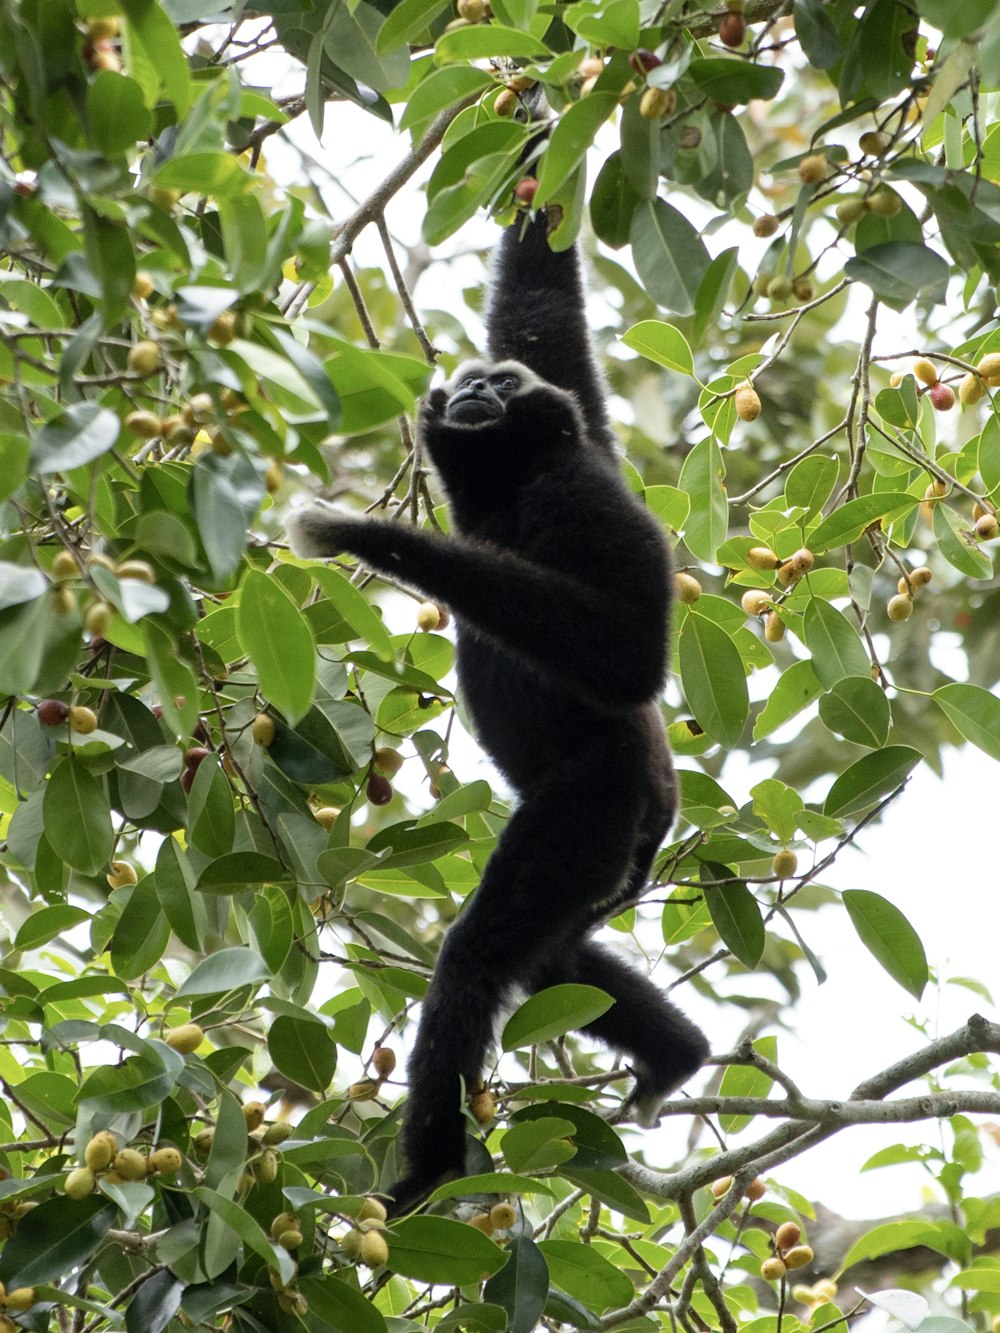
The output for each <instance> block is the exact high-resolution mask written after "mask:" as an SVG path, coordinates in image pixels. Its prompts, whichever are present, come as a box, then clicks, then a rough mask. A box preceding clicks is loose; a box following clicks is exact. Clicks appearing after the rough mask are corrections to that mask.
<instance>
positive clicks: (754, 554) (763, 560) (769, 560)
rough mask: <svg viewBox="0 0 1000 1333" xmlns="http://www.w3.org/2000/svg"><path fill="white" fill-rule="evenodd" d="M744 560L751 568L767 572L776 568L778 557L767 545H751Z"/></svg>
mask: <svg viewBox="0 0 1000 1333" xmlns="http://www.w3.org/2000/svg"><path fill="white" fill-rule="evenodd" d="M746 562H747V564H748V565H749V566H750V568H751V569H756V570H757V571H758V572H761V573H769V572H770V571H771V570H773V569H777V568H778V564H779V561H778V557H777V556H776V555H775V553H774V552H773V551H772V550H771V548H770V547H769V546H751V547H750V550H749V551H747V554H746Z"/></svg>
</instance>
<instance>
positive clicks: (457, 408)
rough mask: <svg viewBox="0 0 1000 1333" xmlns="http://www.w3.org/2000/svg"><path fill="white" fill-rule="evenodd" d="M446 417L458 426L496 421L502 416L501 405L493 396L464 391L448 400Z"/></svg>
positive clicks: (474, 391)
mask: <svg viewBox="0 0 1000 1333" xmlns="http://www.w3.org/2000/svg"><path fill="white" fill-rule="evenodd" d="M447 416H448V420H449V421H457V422H458V423H459V424H462V423H464V422H479V421H496V420H497V418H498V417H502V416H503V404H502V403H501V402H500V401H499V400H498V399H497V398H496V397H495V396H494V395H493V394H483V393H478V392H477V391H476V390H475V389H465V390H462V391H461V392H459V393H456V394H455V395H454V396H453V397H452V398H451V399H450V400H449V402H448V408H447Z"/></svg>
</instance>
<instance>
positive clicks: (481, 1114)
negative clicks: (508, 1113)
mask: <svg viewBox="0 0 1000 1333" xmlns="http://www.w3.org/2000/svg"><path fill="white" fill-rule="evenodd" d="M469 1110H470V1111H471V1112H472V1118H473V1119H474V1120H475V1121H476V1122H477V1123H478V1124H480V1125H484V1126H485V1125H488V1124H490V1123H491V1122H492V1120H493V1118H494V1116H495V1115H496V1113H497V1105H496V1102H495V1100H494V1098H493V1094H492V1092H490V1091H489V1090H488V1089H486V1088H484V1089H483V1091H482V1092H477V1093H476V1094H475V1096H474V1097H472V1098H471V1099H470V1101H469Z"/></svg>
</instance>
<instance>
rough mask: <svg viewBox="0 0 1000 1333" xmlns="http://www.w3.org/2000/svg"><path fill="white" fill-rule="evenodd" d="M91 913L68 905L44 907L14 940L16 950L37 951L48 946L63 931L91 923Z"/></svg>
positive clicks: (22, 928) (29, 919)
mask: <svg viewBox="0 0 1000 1333" xmlns="http://www.w3.org/2000/svg"><path fill="white" fill-rule="evenodd" d="M89 920H90V913H89V912H86V911H84V909H83V908H82V907H70V906H69V904H68V903H63V904H59V905H58V906H55V907H42V908H41V909H39V911H37V912H33V913H32V914H31V916H29V917H28V919H27V921H25V922H24V923H23V924H22V925H21V928H20V930H19V931H18V932H17V935H16V936H15V938H14V948H15V949H22V950H26V949H37V948H38V947H39V946H40V945H42V944H48V942H49V940H54V939H55V938H56V936H57V935H61V934H62V933H63V931H65V930H70V929H71V928H72V927H73V926H78V925H79V924H80V922H81V921H89Z"/></svg>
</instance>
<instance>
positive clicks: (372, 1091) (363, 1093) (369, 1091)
mask: <svg viewBox="0 0 1000 1333" xmlns="http://www.w3.org/2000/svg"><path fill="white" fill-rule="evenodd" d="M378 1088H379V1085H378V1080H377V1079H373V1078H361V1079H358V1081H357V1083H352V1084H351V1086H350V1087H349V1088H348V1089H347V1092H346V1094H345V1095H346V1096H347V1098H348V1100H349V1101H352V1102H370V1101H371V1100H372V1098H373V1097H377V1096H378Z"/></svg>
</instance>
